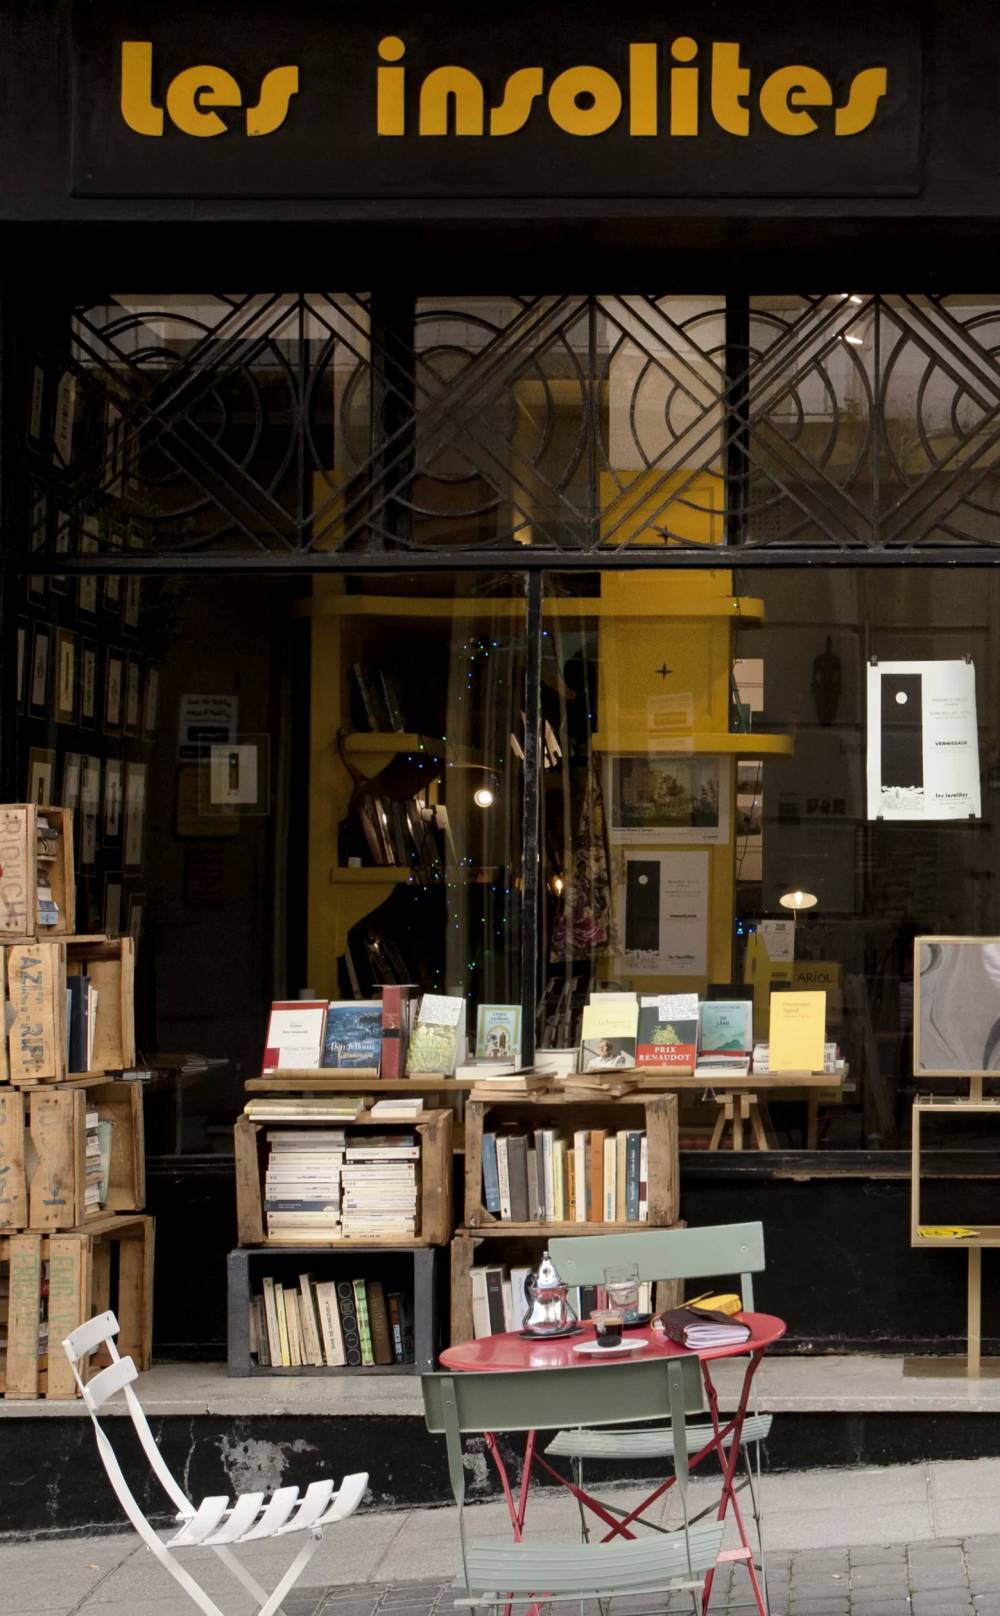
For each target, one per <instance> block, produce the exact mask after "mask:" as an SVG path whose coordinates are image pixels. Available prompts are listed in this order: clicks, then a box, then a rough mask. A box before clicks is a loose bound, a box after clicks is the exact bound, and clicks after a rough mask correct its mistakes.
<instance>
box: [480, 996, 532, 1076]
mask: <svg viewBox="0 0 1000 1616" xmlns="http://www.w3.org/2000/svg"><path fill="white" fill-rule="evenodd" d="M476 1059H477V1060H486V1061H513V1062H514V1064H515V1065H519V1064H520V1060H521V1006H520V1005H518V1004H481V1005H480V1006H479V1009H478V1011H477V1013H476Z"/></svg>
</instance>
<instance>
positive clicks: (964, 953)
mask: <svg viewBox="0 0 1000 1616" xmlns="http://www.w3.org/2000/svg"><path fill="white" fill-rule="evenodd" d="M998 984H1000V937H917V938H916V939H915V940H914V944H913V988H914V998H913V1071H914V1075H915V1076H916V1077H995V1076H997V1074H998V1073H1000V1001H998V994H997V987H998Z"/></svg>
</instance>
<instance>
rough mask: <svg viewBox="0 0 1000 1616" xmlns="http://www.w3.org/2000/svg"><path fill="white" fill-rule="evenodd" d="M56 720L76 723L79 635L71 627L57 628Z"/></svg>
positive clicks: (64, 722) (61, 722) (63, 722)
mask: <svg viewBox="0 0 1000 1616" xmlns="http://www.w3.org/2000/svg"><path fill="white" fill-rule="evenodd" d="M55 684H56V692H55V708H56V721H57V722H58V723H60V724H75V723H76V710H77V637H76V635H75V634H74V632H73V630H72V629H70V628H59V629H56V667H55Z"/></svg>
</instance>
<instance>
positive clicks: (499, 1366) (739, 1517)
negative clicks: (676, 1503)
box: [441, 1313, 785, 1616]
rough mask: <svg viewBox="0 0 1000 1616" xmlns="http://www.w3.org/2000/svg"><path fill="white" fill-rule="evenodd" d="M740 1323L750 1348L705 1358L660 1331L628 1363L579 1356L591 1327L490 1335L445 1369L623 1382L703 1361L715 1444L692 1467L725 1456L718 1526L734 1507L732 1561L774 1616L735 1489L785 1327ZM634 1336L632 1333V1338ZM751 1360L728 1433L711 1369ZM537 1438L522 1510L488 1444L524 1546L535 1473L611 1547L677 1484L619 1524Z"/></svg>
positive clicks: (527, 1462) (528, 1452)
mask: <svg viewBox="0 0 1000 1616" xmlns="http://www.w3.org/2000/svg"><path fill="white" fill-rule="evenodd" d="M737 1317H738V1318H739V1319H740V1320H741V1321H742V1323H744V1324H748V1325H749V1326H750V1336H749V1339H748V1340H746V1341H741V1342H739V1344H738V1345H736V1346H732V1347H712V1348H710V1349H709V1350H707V1351H704V1352H694V1351H693V1349H691V1348H689V1347H682V1346H681V1345H680V1344H679V1343H678V1342H676V1341H671V1340H670V1338H669V1337H668V1336H666V1335H665V1334H664V1333H663V1331H662V1330H661V1329H659V1328H654V1327H648V1328H647V1329H645V1330H643V1331H639V1332H637V1333H639V1334H645V1335H647V1336H648V1338H649V1345H648V1346H647V1347H646V1348H645V1349H644V1350H643V1351H641V1352H636V1353H630V1354H629V1355H628V1356H626V1355H625V1354H624V1353H623V1354H621V1356H618V1355H617V1354H616V1355H615V1356H613V1357H611V1356H605V1355H604V1353H601V1354H597V1353H578V1352H574V1351H573V1348H574V1347H575V1346H577V1345H578V1344H579V1342H580V1341H581V1340H586V1336H587V1334H589V1335H593V1334H594V1327H593V1325H592V1324H584V1326H583V1330H584V1332H585V1334H584V1335H582V1336H580V1335H574V1336H567V1337H564V1338H563V1339H562V1340H559V1341H541V1340H526V1339H524V1338H523V1337H522V1336H520V1335H517V1334H509V1335H489V1336H484V1337H483V1338H482V1339H480V1340H479V1341H466V1342H463V1343H462V1344H461V1345H460V1346H457V1347H449V1348H448V1349H447V1351H446V1352H442V1354H441V1365H442V1368H444V1369H455V1370H467V1371H472V1370H475V1371H476V1372H478V1373H479V1374H491V1373H495V1374H505V1373H512V1372H514V1371H516V1370H518V1369H579V1370H581V1371H582V1372H583V1373H586V1371H587V1369H588V1368H590V1366H591V1365H592V1364H602V1365H607V1364H617V1365H618V1366H619V1367H620V1369H621V1372H622V1374H627V1373H628V1368H629V1365H630V1364H635V1363H647V1362H648V1361H649V1359H650V1358H677V1357H686V1358H689V1357H697V1358H698V1359H699V1361H700V1363H701V1372H702V1378H703V1380H704V1382H705V1396H706V1398H707V1399H708V1409H709V1414H710V1416H711V1420H712V1439H711V1441H709V1442H708V1443H706V1445H705V1446H704V1447H703V1448H701V1449H700V1450H699V1451H698V1452H697V1453H696V1454H694V1455H692V1457H691V1459H690V1466H691V1468H692V1469H693V1468H694V1467H695V1466H696V1465H698V1464H700V1463H701V1461H702V1460H703V1459H704V1458H706V1457H707V1455H708V1454H710V1453H715V1454H716V1455H717V1456H718V1459H719V1463H720V1464H721V1466H722V1496H721V1498H720V1500H719V1509H718V1514H717V1516H716V1519H717V1520H720V1521H722V1520H725V1518H726V1514H727V1512H728V1510H729V1507H730V1505H731V1506H732V1510H733V1518H734V1519H735V1521H736V1525H737V1528H738V1530H739V1534H740V1543H741V1545H742V1547H741V1548H740V1549H739V1550H737V1551H735V1554H734V1555H732V1556H730V1558H734V1559H738V1560H742V1562H743V1564H744V1565H745V1566H746V1568H747V1574H748V1576H749V1578H750V1582H751V1585H752V1587H753V1596H754V1601H755V1603H756V1606H757V1610H758V1612H759V1613H760V1616H767V1607H766V1605H765V1603H764V1595H763V1592H762V1590H761V1587H760V1582H759V1580H758V1577H757V1571H756V1567H755V1566H754V1561H753V1551H752V1549H751V1547H750V1542H749V1539H748V1538H747V1533H746V1527H745V1525H744V1522H743V1513H742V1511H741V1509H740V1506H739V1500H738V1499H737V1497H736V1490H735V1487H734V1478H735V1476H736V1467H737V1465H738V1463H739V1457H740V1440H741V1437H742V1433H743V1422H744V1420H745V1419H746V1413H747V1406H748V1404H749V1401H750V1389H751V1386H752V1385H753V1378H754V1376H755V1375H756V1373H757V1368H758V1365H759V1364H760V1361H761V1359H762V1358H763V1356H764V1353H765V1352H766V1351H767V1349H768V1347H770V1346H772V1345H773V1343H774V1342H775V1341H779V1340H780V1339H781V1337H782V1336H783V1335H784V1333H785V1325H784V1322H783V1321H782V1320H781V1319H776V1318H774V1317H773V1316H772V1315H771V1314H770V1313H740V1314H738V1315H737ZM626 1333H628V1332H626ZM743 1357H745V1358H746V1359H747V1367H746V1372H745V1374H744V1376H743V1385H742V1387H741V1389H740V1399H739V1404H738V1406H737V1409H736V1413H735V1414H734V1415H733V1417H732V1419H730V1420H729V1421H728V1422H727V1423H726V1424H725V1425H723V1424H722V1422H721V1420H720V1418H719V1396H718V1393H717V1391H716V1389H715V1385H714V1383H713V1381H712V1375H711V1367H710V1366H711V1364H712V1363H713V1362H714V1361H715V1360H716V1359H717V1358H743ZM536 1438H537V1432H535V1431H529V1433H528V1436H527V1440H526V1442H525V1448H524V1468H523V1470H522V1472H521V1485H520V1489H519V1494H518V1499H517V1502H516V1503H515V1501H514V1495H513V1492H512V1490H511V1485H510V1479H509V1477H508V1475H507V1470H506V1467H505V1465H504V1462H503V1458H502V1455H501V1453H500V1449H499V1447H498V1445H497V1442H496V1438H495V1437H494V1436H492V1435H489V1436H487V1438H486V1443H487V1447H488V1448H489V1451H490V1453H491V1454H492V1456H493V1462H494V1464H495V1465H496V1467H497V1473H498V1474H499V1477H500V1485H501V1487H502V1488H503V1494H504V1498H505V1499H506V1501H507V1509H508V1512H509V1514H510V1521H511V1526H512V1527H513V1529H514V1541H515V1542H516V1543H520V1541H521V1536H522V1533H523V1530H524V1520H525V1515H526V1514H527V1509H528V1489H529V1487H530V1485H531V1472H532V1468H533V1466H534V1465H540V1466H541V1467H542V1469H543V1470H545V1471H547V1472H548V1474H549V1475H550V1476H552V1477H553V1479H554V1480H555V1481H557V1482H558V1483H559V1484H560V1486H562V1487H565V1488H567V1490H568V1491H569V1492H571V1493H573V1495H574V1496H575V1497H576V1499H577V1500H578V1502H579V1503H580V1504H582V1505H585V1506H586V1508H588V1509H590V1510H592V1511H593V1513H594V1514H595V1515H597V1516H599V1517H600V1519H601V1520H602V1521H603V1522H604V1524H605V1525H606V1526H607V1528H608V1531H607V1533H606V1535H605V1538H604V1540H603V1541H604V1542H607V1540H608V1538H611V1537H614V1536H615V1535H616V1534H617V1535H619V1536H621V1537H634V1536H635V1533H634V1532H632V1531H631V1530H630V1528H631V1526H632V1523H633V1522H634V1521H635V1520H636V1519H637V1518H638V1517H639V1516H640V1515H643V1514H645V1512H646V1510H648V1509H649V1508H650V1506H651V1505H652V1504H654V1503H655V1502H656V1500H657V1499H658V1498H660V1497H661V1496H662V1495H663V1494H664V1493H665V1492H666V1491H667V1490H668V1489H669V1488H670V1487H672V1486H673V1485H674V1482H675V1480H676V1478H675V1477H674V1476H670V1477H668V1478H667V1480H666V1481H663V1482H661V1483H660V1485H659V1486H658V1487H657V1488H656V1489H655V1491H654V1492H652V1493H650V1495H649V1497H648V1498H646V1499H644V1500H643V1502H642V1503H641V1504H639V1505H638V1506H637V1508H635V1509H633V1510H631V1511H630V1512H629V1513H628V1514H627V1515H624V1516H622V1517H621V1518H620V1519H618V1518H616V1517H615V1516H613V1515H612V1514H611V1513H610V1512H609V1511H608V1510H607V1509H606V1508H605V1507H604V1505H603V1504H602V1503H601V1502H600V1501H599V1499H596V1498H593V1497H592V1496H591V1495H590V1494H589V1493H586V1492H584V1491H583V1490H582V1488H580V1487H577V1486H575V1485H574V1484H573V1483H572V1482H570V1481H567V1480H566V1478H565V1476H561V1475H560V1474H559V1472H558V1470H555V1469H554V1468H553V1466H552V1465H550V1464H549V1463H548V1461H547V1460H546V1459H544V1458H543V1457H542V1456H541V1455H540V1454H539V1453H538V1452H537V1451H536ZM727 1442H728V1443H729V1452H728V1454H727V1452H726V1443H727ZM714 1575H715V1574H714V1571H709V1572H708V1573H707V1575H706V1577H705V1588H704V1593H703V1595H702V1611H703V1612H707V1610H708V1603H709V1600H710V1599H711V1596H712V1582H713V1580H714Z"/></svg>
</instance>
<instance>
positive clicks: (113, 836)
mask: <svg viewBox="0 0 1000 1616" xmlns="http://www.w3.org/2000/svg"><path fill="white" fill-rule="evenodd" d="M123 782H124V764H123V763H122V760H121V758H108V759H107V761H106V762H105V765H104V840H105V841H106V842H117V841H120V840H121V834H122V809H123V807H124V803H123V798H122V792H123Z"/></svg>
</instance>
